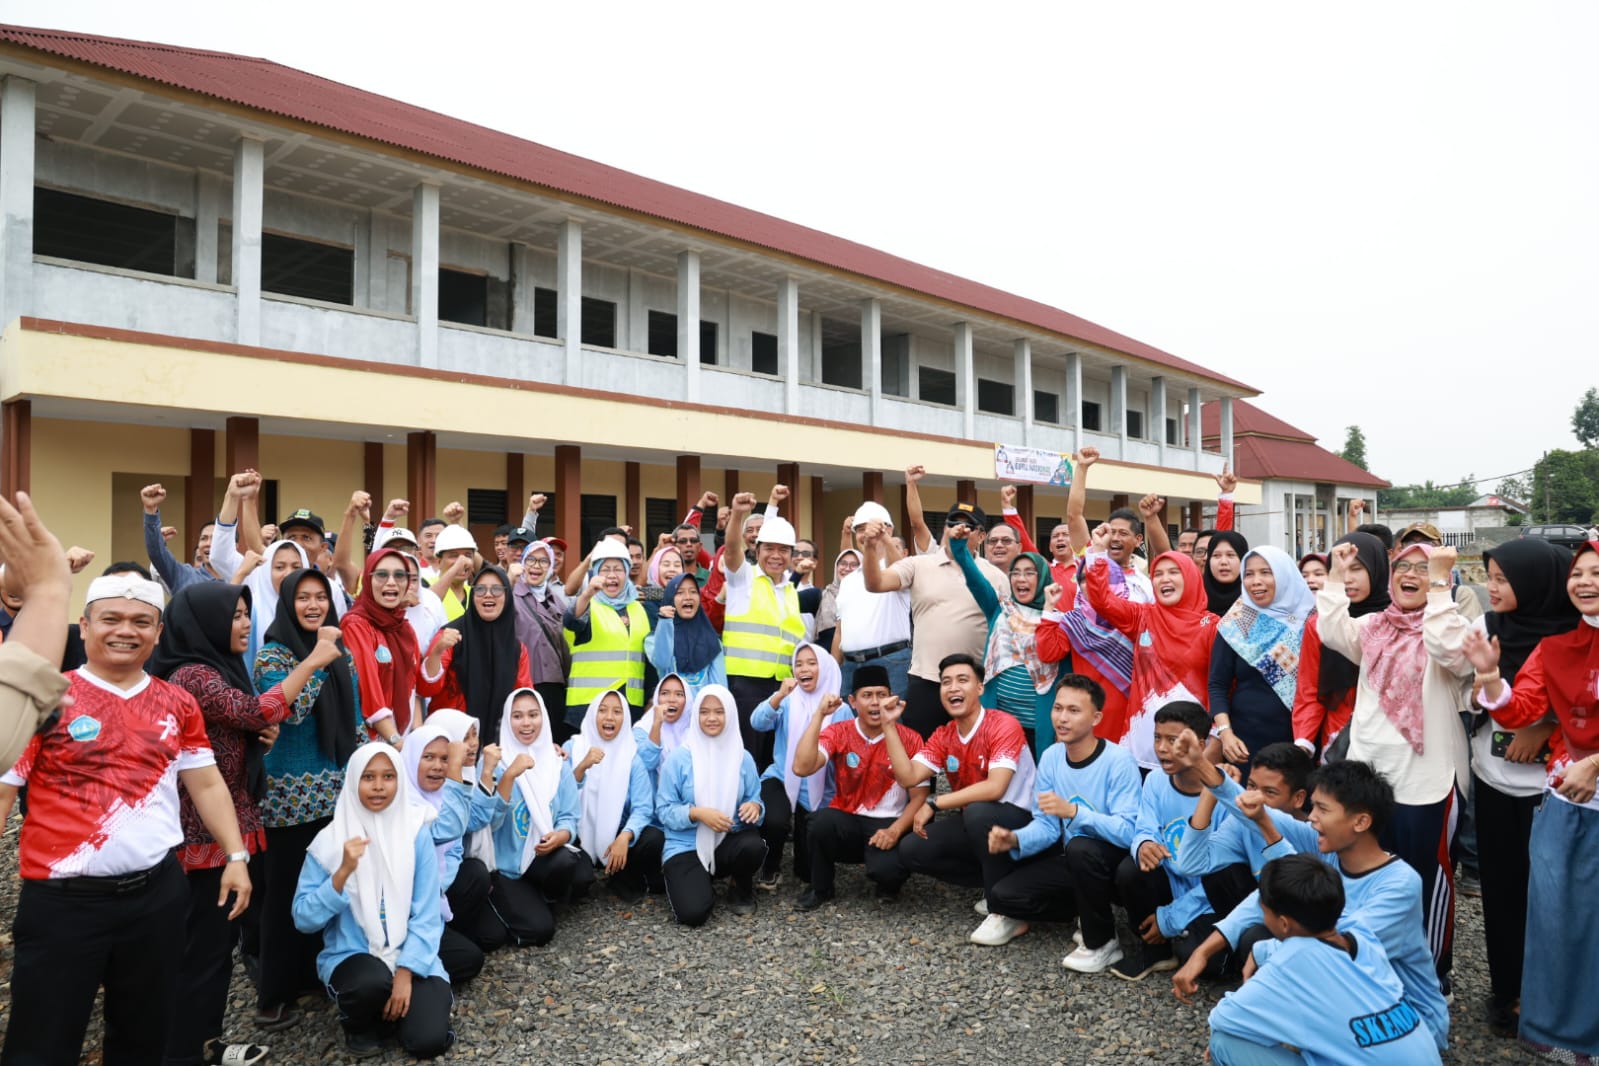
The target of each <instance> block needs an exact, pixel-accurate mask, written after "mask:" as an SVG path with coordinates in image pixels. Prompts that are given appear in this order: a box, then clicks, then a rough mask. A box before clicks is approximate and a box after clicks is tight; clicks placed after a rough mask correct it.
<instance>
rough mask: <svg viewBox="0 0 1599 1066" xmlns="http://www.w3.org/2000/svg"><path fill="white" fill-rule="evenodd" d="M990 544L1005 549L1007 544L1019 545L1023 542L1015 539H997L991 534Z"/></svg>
mask: <svg viewBox="0 0 1599 1066" xmlns="http://www.w3.org/2000/svg"><path fill="white" fill-rule="evenodd" d="M988 543H990V544H995V545H998V546H999V547H1004V546H1005V545H1007V544H1019V543H1021V542H1020V541H1018V540H1017V539H1016V538H1015V537H996V536H994V535H992V534H990V535H989V538H988Z"/></svg>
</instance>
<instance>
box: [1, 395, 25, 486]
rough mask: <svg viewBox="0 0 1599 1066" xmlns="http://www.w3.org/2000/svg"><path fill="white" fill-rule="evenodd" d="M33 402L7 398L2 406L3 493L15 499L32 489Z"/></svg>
mask: <svg viewBox="0 0 1599 1066" xmlns="http://www.w3.org/2000/svg"><path fill="white" fill-rule="evenodd" d="M32 469H33V401H32V400H7V401H6V402H5V404H3V405H0V493H4V494H5V497H6V499H8V500H10V499H15V498H16V494H17V493H19V492H31V491H32V488H31V486H32V477H31V471H32Z"/></svg>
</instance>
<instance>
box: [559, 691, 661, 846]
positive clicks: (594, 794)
mask: <svg viewBox="0 0 1599 1066" xmlns="http://www.w3.org/2000/svg"><path fill="white" fill-rule="evenodd" d="M607 698H611V699H618V700H621V701H622V728H621V729H620V730H619V731H618V732H617V734H616V738H615V739H614V740H606V739H605V738H603V737H601V736H600V722H599V718H600V702H601V701H602V700H605V699H607ZM684 717H687V716H686V715H685V716H684ZM681 720H682V719H679V721H681ZM663 733H664V730H663ZM661 739H662V740H663V741H664V740H665V739H666V737H665V736H664V735H663V736H662V737H661ZM590 748H598V749H599V750H600V751H602V752H604V753H605V758H604V759H601V760H600V764H599V765H598V766H591V767H589V770H588V773H586V774H584V775H583V785H582V792H581V793H580V796H579V798H580V799H581V813H580V814H579V816H578V823H577V841H578V844H580V845H581V846H582V848H583V851H584V852H585V853H587V855H588V857H589V858H591V859H593V860H594V861H595V862H603V861H604V859H605V849H606V848H608V847H610V846H611V843H612V842H613V841H614V840H616V835H617V833H618V832H620V831H621V825H622V808H623V807H625V806H626V805H627V793H628V786H629V785H630V784H631V783H632V780H633V754H634V753H635V752H636V751H638V742H637V741H635V740H634V739H633V723H632V722H631V721H630V720H629V715H628V710H627V698H626V697H625V696H623V695H622V694H621V693H619V692H617V691H615V690H612V691H610V692H602V693H600V694H599V695H598V696H596V697H594V698H593V699H592V700H590V701H589V707H588V710H587V711H585V712H584V713H583V728H582V729H581V730H579V731H578V734H577V736H575V737H573V738H572V765H573V766H574V767H575V766H576V765H577V764H578V763H580V762H582V761H583V758H584V756H586V755H587V754H588V753H589V749H590Z"/></svg>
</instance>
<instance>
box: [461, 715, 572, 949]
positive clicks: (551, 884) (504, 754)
mask: <svg viewBox="0 0 1599 1066" xmlns="http://www.w3.org/2000/svg"><path fill="white" fill-rule="evenodd" d="M552 725H553V723H552V722H551V721H550V716H549V714H548V713H547V712H546V710H545V707H544V703H543V701H542V700H540V699H539V696H538V693H537V692H536V691H535V690H533V689H531V688H521V689H517V690H516V691H514V692H512V693H511V694H510V695H509V696H508V697H506V700H505V710H504V713H503V715H502V716H501V718H500V743H499V745H498V746H491V747H490V748H487V749H485V750H484V752H483V759H484V761H483V776H484V778H485V779H487V778H489V777H490V776H491V775H492V774H493V772H494V769H495V767H496V766H497V765H498V764H499V762H501V761H503V762H504V764H505V770H504V772H503V773H502V774H501V775H500V777H499V778H498V789H499V793H500V798H501V799H503V800H504V801H505V804H506V805H505V808H504V809H503V810H502V811H500V812H499V813H498V814H497V815H495V818H494V822H493V825H492V827H491V828H492V829H493V832H494V863H495V867H496V874H495V878H494V892H493V898H494V909H495V911H496V912H498V914H499V916H500V919H501V920H502V921H503V922H504V923H505V925H506V928H507V929H508V930H509V931H510V935H511V939H512V940H514V941H515V942H516V943H518V944H533V945H542V944H548V943H549V942H550V940H551V939H552V938H553V937H554V936H555V915H554V914H553V913H551V911H550V904H549V902H548V901H549V900H565V899H567V898H568V897H577V896H581V895H582V894H583V893H585V892H587V891H588V886H589V885H591V884H593V882H594V871H593V869H592V868H590V867H589V866H588V865H587V864H586V863H583V862H579V861H578V855H579V854H580V853H579V852H578V851H577V849H575V848H573V847H570V846H569V845H571V843H572V841H573V840H575V839H576V838H577V825H578V816H579V810H578V799H577V781H576V779H575V778H573V776H572V768H571V766H570V765H568V764H567V761H566V760H565V759H563V758H561V755H560V753H559V752H558V751H557V750H556V747H555V739H554V737H553V736H552V735H551V734H552V731H553V730H552Z"/></svg>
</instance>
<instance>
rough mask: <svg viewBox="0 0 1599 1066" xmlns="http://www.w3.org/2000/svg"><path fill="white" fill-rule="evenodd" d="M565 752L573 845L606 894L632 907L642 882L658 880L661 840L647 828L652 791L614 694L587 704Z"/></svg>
mask: <svg viewBox="0 0 1599 1066" xmlns="http://www.w3.org/2000/svg"><path fill="white" fill-rule="evenodd" d="M567 751H568V752H569V753H570V754H571V757H572V759H571V761H572V776H573V777H575V778H576V779H577V783H578V791H579V796H578V799H579V809H580V814H579V816H578V828H577V839H578V844H579V845H580V846H581V847H582V849H583V852H584V854H586V855H587V856H588V858H589V860H590V861H591V862H592V863H594V864H595V865H596V866H602V867H604V868H605V872H606V875H607V884H608V885H609V886H610V888H611V891H612V892H614V893H616V895H617V896H618V897H619V898H621V899H622V900H624V901H625V902H629V903H632V902H636V901H637V900H639V899H640V898H641V897H643V895H644V891H645V879H646V878H647V877H650V876H651V875H653V877H654V880H656V881H657V882H658V881H659V880H660V866H661V848H662V847H663V846H664V844H665V843H666V838H665V837H664V836H663V835H662V833H661V831H660V830H659V829H655V828H654V827H653V826H651V825H650V819H651V818H652V817H653V816H654V813H655V786H654V784H653V783H652V782H651V780H650V772H649V770H648V769H646V768H645V765H644V761H643V759H642V757H641V756H640V755H639V752H638V742H637V741H636V740H635V739H634V737H633V730H632V728H631V723H630V722H629V721H628V710H627V703H626V701H625V700H624V699H623V698H622V695H621V694H620V693H618V692H602V693H600V694H599V695H598V696H596V697H595V698H594V699H593V700H591V701H590V702H589V706H588V710H587V711H586V712H584V714H583V725H582V726H581V727H580V728H579V730H578V732H577V735H576V736H574V737H573V738H572V739H571V740H570V741H568V742H567Z"/></svg>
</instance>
